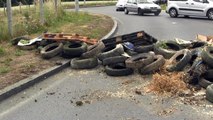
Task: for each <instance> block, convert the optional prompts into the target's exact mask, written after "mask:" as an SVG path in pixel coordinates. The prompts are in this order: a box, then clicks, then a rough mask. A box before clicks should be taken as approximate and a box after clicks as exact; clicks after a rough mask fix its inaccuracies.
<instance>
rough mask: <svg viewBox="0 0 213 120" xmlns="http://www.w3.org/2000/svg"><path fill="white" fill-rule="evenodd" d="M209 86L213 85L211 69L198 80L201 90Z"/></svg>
mask: <svg viewBox="0 0 213 120" xmlns="http://www.w3.org/2000/svg"><path fill="white" fill-rule="evenodd" d="M211 84H213V69H210V70H207V71H206V72H205V73H204V74H202V78H201V79H200V80H199V85H200V86H201V87H203V88H207V86H208V85H211Z"/></svg>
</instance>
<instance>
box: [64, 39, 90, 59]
mask: <svg viewBox="0 0 213 120" xmlns="http://www.w3.org/2000/svg"><path fill="white" fill-rule="evenodd" d="M86 51H87V44H86V43H84V42H75V41H73V42H67V43H66V44H65V45H64V46H63V54H65V55H66V56H69V57H79V56H81V55H82V54H83V53H84V52H86Z"/></svg>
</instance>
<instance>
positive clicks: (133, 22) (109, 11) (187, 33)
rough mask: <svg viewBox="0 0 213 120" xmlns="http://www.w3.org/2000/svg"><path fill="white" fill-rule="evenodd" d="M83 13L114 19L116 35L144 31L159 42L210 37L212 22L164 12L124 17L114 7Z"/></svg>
mask: <svg viewBox="0 0 213 120" xmlns="http://www.w3.org/2000/svg"><path fill="white" fill-rule="evenodd" d="M82 10H83V11H88V12H92V13H100V14H106V15H109V16H112V17H115V18H116V19H117V21H118V23H119V28H118V33H117V34H119V35H120V34H125V33H131V32H135V31H140V30H145V31H146V32H147V33H149V34H151V35H152V36H154V37H156V38H158V39H159V40H164V39H174V38H176V37H178V38H182V39H186V40H194V39H195V37H196V35H197V34H204V35H212V34H213V21H210V20H208V19H207V18H199V17H193V18H184V17H182V16H181V17H180V18H170V17H169V15H168V14H166V13H165V12H164V11H163V12H161V14H160V15H159V16H154V15H153V14H147V15H145V16H138V15H137V14H135V13H130V14H129V15H125V14H124V12H123V11H122V12H116V11H115V7H114V6H112V7H101V8H86V9H82Z"/></svg>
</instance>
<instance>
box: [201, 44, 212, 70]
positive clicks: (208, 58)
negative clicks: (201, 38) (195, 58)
mask: <svg viewBox="0 0 213 120" xmlns="http://www.w3.org/2000/svg"><path fill="white" fill-rule="evenodd" d="M212 53H213V46H206V47H204V49H203V51H202V53H201V57H202V60H203V61H204V62H205V63H206V64H208V65H209V66H211V67H212V68H213V54H212Z"/></svg>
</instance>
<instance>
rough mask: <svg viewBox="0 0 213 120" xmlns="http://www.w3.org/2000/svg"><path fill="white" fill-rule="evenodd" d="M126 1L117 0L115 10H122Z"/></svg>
mask: <svg viewBox="0 0 213 120" xmlns="http://www.w3.org/2000/svg"><path fill="white" fill-rule="evenodd" d="M126 3H127V0H118V2H117V4H116V11H123V10H124V5H125V4H126Z"/></svg>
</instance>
